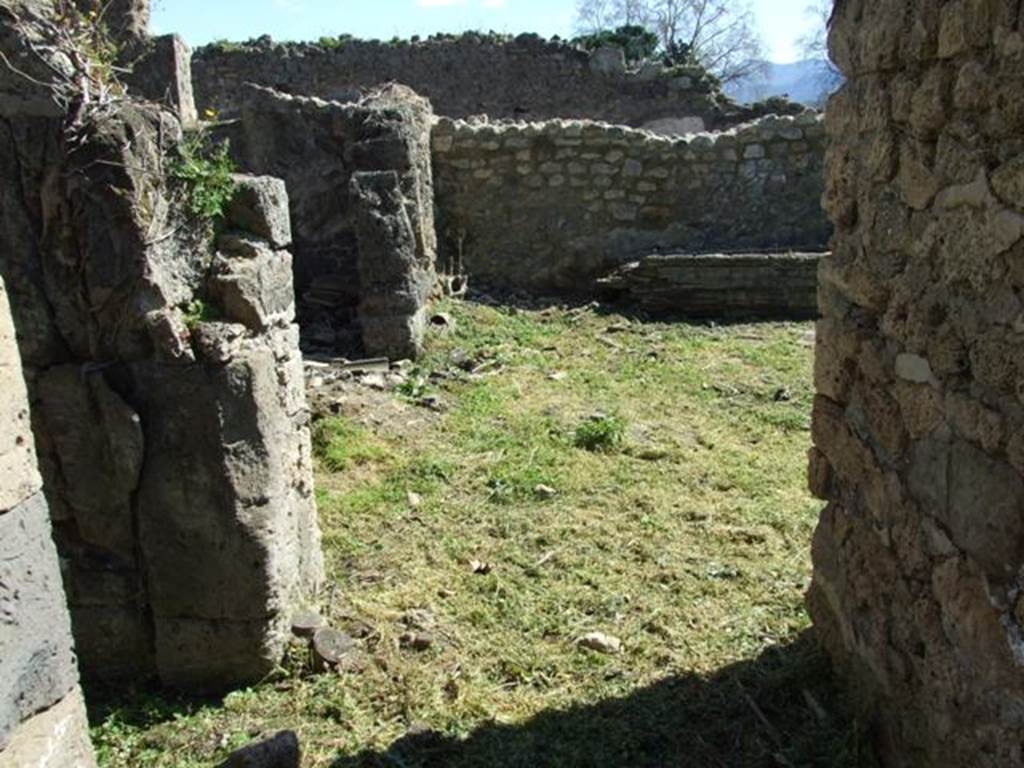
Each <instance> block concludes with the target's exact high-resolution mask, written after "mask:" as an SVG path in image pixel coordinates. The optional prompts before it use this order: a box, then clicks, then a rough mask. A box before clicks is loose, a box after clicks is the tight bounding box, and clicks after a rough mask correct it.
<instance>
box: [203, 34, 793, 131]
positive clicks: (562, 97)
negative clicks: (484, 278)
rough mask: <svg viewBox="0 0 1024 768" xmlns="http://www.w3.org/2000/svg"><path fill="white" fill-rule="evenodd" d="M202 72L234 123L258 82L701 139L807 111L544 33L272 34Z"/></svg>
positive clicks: (214, 51)
mask: <svg viewBox="0 0 1024 768" xmlns="http://www.w3.org/2000/svg"><path fill="white" fill-rule="evenodd" d="M192 68H193V74H194V76H195V89H196V103H197V105H198V106H199V108H200V109H201V110H202V109H207V108H214V109H217V110H219V111H220V112H221V113H222V114H223V115H225V116H233V115H236V114H237V113H238V112H239V111H240V104H239V102H238V99H239V97H240V96H241V95H242V86H243V84H245V83H247V82H252V83H256V84H258V85H263V86H267V87H270V88H274V89H276V90H279V91H282V92H284V93H291V94H295V95H305V96H318V97H320V98H324V99H330V100H338V101H351V100H353V99H355V98H357V97H358V96H359V94H360V93H361V92H362V91H363V90H365V89H367V88H373V87H376V86H378V85H379V84H381V83H387V82H397V83H401V84H402V85H406V86H408V87H410V88H412V89H413V90H415V91H416V92H417V93H419V94H421V95H423V96H425V97H426V98H428V99H430V101H431V103H432V104H433V106H434V109H435V110H436V111H437V113H438V114H440V115H445V116H447V117H453V118H464V117H468V116H470V115H480V114H486V115H488V116H490V117H491V118H510V119H520V120H521V119H529V120H548V119H552V118H560V117H561V118H589V119H592V120H604V121H607V122H610V123H621V124H626V125H632V126H637V127H640V126H652V127H653V126H656V125H658V124H659V123H660V124H662V125H664V121H665V120H670V121H680V120H684V119H686V118H689V121H688V122H687V123H686V125H688V130H690V131H693V130H703V129H704V128H707V129H709V130H710V129H717V128H720V127H723V126H726V125H733V124H736V123H739V122H743V121H746V120H751V119H753V118H755V117H758V116H761V115H763V114H765V113H766V112H767V111H773V112H780V111H786V112H799V111H801V110H802V109H803V108H802V107H801V106H800V105H797V104H792V103H789V102H786V101H785V100H774V101H773V103H772V104H771V105H765V104H762V105H759V106H754V107H742V106H739V105H737V104H735V103H733V102H732V101H730V100H729V99H727V98H726V97H725V96H724V95H723V94H722V93H721V91H720V90H719V88H718V85H717V83H716V82H715V81H714V80H713V79H712V78H710V77H709V76H708V75H707V73H706V72H704V71H703V70H701V69H698V68H686V69H676V70H665V68H664V67H662V65H661V64H654V63H649V64H645V65H643V66H641V67H639V68H636V69H633V70H628V71H627V69H626V66H625V60H624V58H623V54H622V52H621V51H620V50H618V49H601V50H600V51H597V52H595V53H593V54H591V53H587V52H586V51H582V50H580V49H577V48H575V47H572V46H570V45H567V44H566V43H563V42H558V41H546V40H543V39H541V38H540V37H537V36H536V35H520V36H518V37H515V38H511V37H503V36H487V35H478V34H475V33H466V34H464V35H462V36H460V37H449V36H446V37H439V38H433V39H430V40H425V41H420V42H407V41H395V42H392V43H382V42H378V41H360V40H345V41H343V42H342V43H341V44H340V45H338V46H336V47H330V48H325V47H324V46H321V45H317V44H312V43H284V44H280V43H278V44H275V43H274V42H273V41H271V40H270V39H269V38H263V39H260V40H257V41H252V42H250V43H244V44H236V43H223V44H213V45H209V46H206V47H204V48H200V49H197V50H196V52H195V55H194V58H193V62H192ZM693 118H697V120H696V122H694V120H693ZM676 125H678V123H676Z"/></svg>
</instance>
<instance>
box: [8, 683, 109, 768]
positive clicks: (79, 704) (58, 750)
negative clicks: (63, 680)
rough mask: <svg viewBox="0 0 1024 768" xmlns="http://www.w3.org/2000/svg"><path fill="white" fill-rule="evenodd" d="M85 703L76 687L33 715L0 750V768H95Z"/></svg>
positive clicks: (16, 729)
mask: <svg viewBox="0 0 1024 768" xmlns="http://www.w3.org/2000/svg"><path fill="white" fill-rule="evenodd" d="M95 766H96V758H95V755H94V754H93V750H92V745H91V744H90V743H89V723H88V721H87V720H86V713H85V702H83V701H82V694H81V692H80V691H79V690H78V689H77V688H76V689H75V690H74V691H72V692H71V693H69V694H68V695H67V696H65V697H64V698H63V699H62V700H61V701H60V702H59V703H57V704H55V705H54V706H52V707H50V708H49V709H47V710H45V711H43V712H40V713H39V714H37V715H33V716H32V717H30V718H29V719H28V720H26V721H25V722H23V723H22V724H21V725H19V726H18V727H17V728H15V730H14V732H13V733H12V734H11V739H10V741H9V742H8V744H7V748H6V749H3V750H2V751H0V768H95Z"/></svg>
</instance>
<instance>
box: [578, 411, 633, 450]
mask: <svg viewBox="0 0 1024 768" xmlns="http://www.w3.org/2000/svg"><path fill="white" fill-rule="evenodd" d="M625 436H626V425H625V423H624V422H623V421H622V419H620V418H619V417H618V416H614V415H612V414H606V413H601V414H595V415H594V416H591V417H590V418H589V419H587V420H586V421H584V422H583V423H582V424H580V425H579V426H578V427H576V434H575V436H574V437H573V444H574V445H575V446H576V447H577V448H583V449H585V450H588V451H601V452H604V453H608V452H610V451H613V450H615V449H616V448H618V447H619V446H621V445H622V441H623V440H624V439H625Z"/></svg>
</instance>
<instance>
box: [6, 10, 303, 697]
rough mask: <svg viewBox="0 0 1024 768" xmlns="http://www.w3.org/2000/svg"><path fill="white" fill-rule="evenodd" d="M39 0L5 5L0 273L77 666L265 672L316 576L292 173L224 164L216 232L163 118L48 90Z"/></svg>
mask: <svg viewBox="0 0 1024 768" xmlns="http://www.w3.org/2000/svg"><path fill="white" fill-rule="evenodd" d="M45 13H46V10H45V9H43V10H41V11H39V13H38V14H37V12H36V10H34V9H33V8H32V7H29V6H27V5H26V4H25V3H23V2H21V0H0V22H2V23H0V50H3V52H4V54H5V55H6V56H7V58H8V59H9V60H11V61H12V62H13V63H14V64H15V67H16V68H17V70H18V71H20V72H26V73H29V74H31V75H32V77H31V78H30V79H29V78H24V77H22V76H20V75H17V74H14V73H13V70H8V69H4V70H3V71H2V72H0V274H2V276H3V278H4V280H5V281H6V283H7V286H8V290H9V295H10V301H11V306H12V311H13V315H14V320H15V327H16V329H17V341H18V347H19V350H20V353H21V359H22V363H23V367H24V374H25V378H26V381H27V384H28V391H29V397H30V401H31V405H32V420H33V431H34V435H35V438H36V445H37V449H38V452H39V462H40V469H41V473H42V476H43V481H44V492H45V495H46V499H47V502H48V504H49V507H50V513H51V516H52V520H53V529H54V539H55V541H56V543H57V546H58V549H59V551H60V555H61V559H62V564H63V577H64V584H65V589H66V592H67V595H68V601H69V604H70V608H71V618H72V628H73V632H74V635H75V641H76V647H77V650H78V653H79V655H80V660H81V664H82V671H83V674H84V675H85V676H86V678H87V682H88V679H102V680H104V681H105V682H112V681H115V680H117V679H121V678H141V677H148V676H151V675H157V676H159V678H160V679H161V680H162V681H163V682H164V683H166V684H168V685H173V686H178V687H181V688H186V689H191V690H214V689H223V688H226V687H228V686H231V685H235V684H239V683H244V682H248V681H252V680H256V679H260V678H261V677H262V676H264V675H265V674H266V673H267V672H268V671H269V670H271V669H272V668H273V667H274V665H275V664H276V663H277V662H278V661H279V660H280V657H281V654H282V653H283V650H284V647H285V644H286V642H287V639H288V636H289V624H290V615H291V612H292V611H293V610H294V609H296V608H298V607H300V606H301V605H302V604H303V603H304V602H305V601H306V600H308V599H311V598H312V597H313V595H314V593H315V591H316V588H317V586H318V584H319V581H320V580H321V578H322V565H321V561H320V549H319V533H318V528H317V522H316V512H315V507H314V502H313V494H312V469H311V458H310V435H309V425H308V413H307V409H306V404H305V393H304V388H303V376H302V362H301V357H300V355H299V351H298V330H297V327H296V326H295V325H294V324H293V319H294V301H293V294H292V290H291V257H290V254H289V252H288V250H287V248H288V246H289V244H290V241H291V237H290V225H289V221H288V209H287V195H286V193H285V190H284V185H283V183H282V182H281V181H279V180H275V179H268V178H251V177H239V178H238V179H237V183H238V190H237V194H236V196H235V199H234V201H233V203H232V206H231V208H230V209H229V211H228V214H227V217H226V219H225V221H224V222H223V227H222V233H221V235H220V237H219V238H217V239H216V241H214V239H213V237H212V227H210V226H209V224H208V223H204V222H202V221H199V220H197V219H195V218H192V217H190V216H188V215H187V213H186V212H187V211H188V194H189V193H188V190H187V189H186V188H185V187H183V186H182V185H180V184H176V183H174V182H173V180H172V179H170V178H169V176H168V174H167V169H168V168H169V167H171V164H172V162H173V158H174V157H175V153H176V147H177V145H178V142H179V141H180V140H181V136H182V132H181V127H180V123H179V121H178V118H177V117H176V116H175V115H173V114H172V113H171V112H168V111H166V110H164V109H161V108H159V107H157V106H155V105H153V104H149V103H146V102H143V101H140V100H135V99H131V98H128V99H118V100H116V101H112V102H108V103H106V104H98V103H83V104H80V105H77V106H76V109H75V111H74V112H73V113H66V112H64V111H63V110H62V109H61V108H60V106H59V104H58V103H57V102H55V100H54V99H53V98H52V92H51V90H50V88H49V87H47V86H46V85H41V84H45V83H46V81H47V78H51V77H55V76H58V77H59V75H57V74H55V73H59V72H60V71H61V70H60V60H61V59H60V54H61V52H60V51H57V50H54V49H53V48H52V47H48V43H49V42H51V40H52V38H49V37H47V25H46V19H45ZM39 14H42V15H41V16H40V15H39ZM33 38H35V40H34V42H35V45H34V50H31V49H30V46H29V45H28V41H29V40H32V39H33ZM47 51H49V52H51V53H52V54H53V55H54V57H55V61H56V63H57V64H56V66H53V65H54V61H44V60H42V58H41V56H40V53H39V52H43V54H42V55H47V54H46V52H47Z"/></svg>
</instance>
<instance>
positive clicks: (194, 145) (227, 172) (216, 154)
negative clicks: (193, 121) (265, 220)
mask: <svg viewBox="0 0 1024 768" xmlns="http://www.w3.org/2000/svg"><path fill="white" fill-rule="evenodd" d="M170 170H171V176H172V177H173V178H174V179H177V180H178V181H179V182H181V183H182V184H184V186H185V189H186V195H187V200H188V208H189V211H190V212H191V213H192V214H193V215H194V216H198V217H199V218H200V219H204V220H206V221H216V220H218V219H221V218H223V217H224V213H225V211H226V210H227V206H228V203H229V202H230V201H231V196H232V195H234V193H235V182H234V180H233V179H232V174H233V173H234V172H235V170H236V168H235V162H234V160H232V159H231V154H230V147H229V145H228V142H226V141H225V142H221V143H219V144H214V143H213V141H211V139H210V137H209V135H208V134H207V133H206V132H205V131H199V132H196V133H193V134H192V135H190V136H187V137H186V138H185V139H184V140H183V141H182V142H181V143H180V144H178V147H177V157H176V158H174V159H173V161H172V162H171V167H170Z"/></svg>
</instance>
